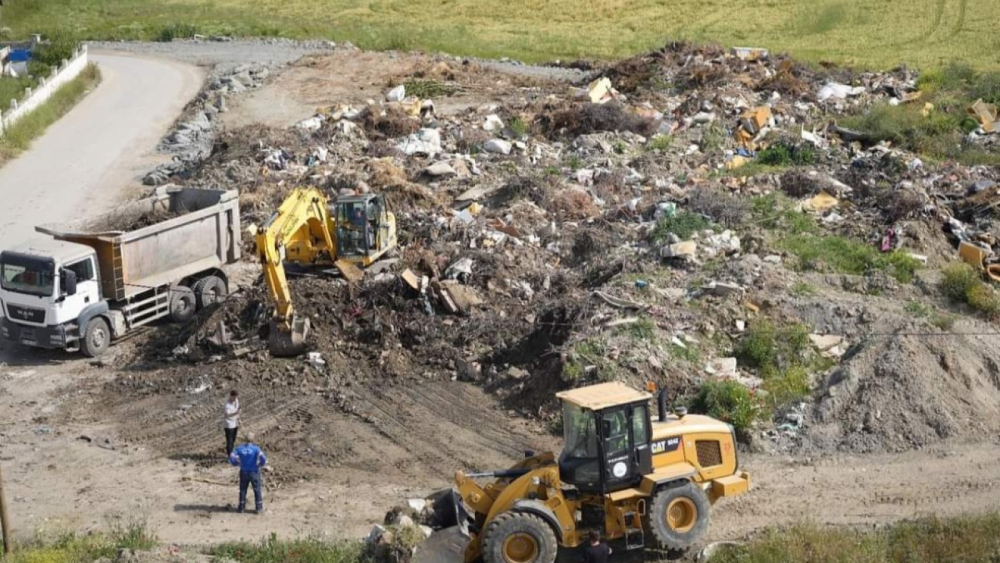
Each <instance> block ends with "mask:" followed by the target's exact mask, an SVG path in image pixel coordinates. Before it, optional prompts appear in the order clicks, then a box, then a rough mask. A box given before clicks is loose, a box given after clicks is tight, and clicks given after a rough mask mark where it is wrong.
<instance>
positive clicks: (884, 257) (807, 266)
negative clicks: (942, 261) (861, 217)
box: [778, 235, 921, 283]
mask: <svg viewBox="0 0 1000 563" xmlns="http://www.w3.org/2000/svg"><path fill="white" fill-rule="evenodd" d="M778 246H779V247H781V248H782V249H783V250H786V251H788V252H789V253H790V254H792V255H794V256H795V257H796V258H797V259H798V263H797V264H796V266H797V268H798V269H800V270H804V271H810V270H811V271H817V272H824V271H829V272H837V273H842V274H854V275H861V274H864V273H866V272H868V271H870V270H877V271H883V272H886V273H887V274H889V275H890V276H892V277H893V278H895V279H896V280H897V281H899V282H900V283H909V282H910V281H911V280H912V279H913V275H914V273H915V272H916V271H917V269H918V268H920V266H921V263H920V262H919V261H918V260H916V259H915V258H913V257H912V256H910V255H909V254H906V253H904V252H898V251H892V252H880V251H879V250H878V249H877V248H875V247H874V246H871V245H869V244H865V243H862V242H858V241H854V240H851V239H848V238H845V237H839V236H806V235H795V236H790V237H787V238H784V239H782V240H780V241H779V242H778Z"/></svg>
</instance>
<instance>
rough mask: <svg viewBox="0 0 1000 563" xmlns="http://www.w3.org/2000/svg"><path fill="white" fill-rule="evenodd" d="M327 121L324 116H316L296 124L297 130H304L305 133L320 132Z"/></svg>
mask: <svg viewBox="0 0 1000 563" xmlns="http://www.w3.org/2000/svg"><path fill="white" fill-rule="evenodd" d="M325 119H326V118H324V117H323V116H322V115H314V116H312V117H309V118H306V119H303V120H302V121H300V122H298V123H296V124H295V128H296V129H302V130H303V131H319V128H320V127H322V126H323V121H324V120H325Z"/></svg>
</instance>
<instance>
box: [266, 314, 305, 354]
mask: <svg viewBox="0 0 1000 563" xmlns="http://www.w3.org/2000/svg"><path fill="white" fill-rule="evenodd" d="M289 324H290V325H291V326H290V327H289V326H285V323H283V322H281V321H279V320H277V319H271V324H270V325H269V326H268V331H267V349H268V350H269V351H270V352H271V355H272V356H298V355H299V354H301V353H302V352H304V351H305V348H306V337H307V336H309V328H310V325H309V317H302V316H299V315H295V316H294V317H293V318H292V322H291V323H289Z"/></svg>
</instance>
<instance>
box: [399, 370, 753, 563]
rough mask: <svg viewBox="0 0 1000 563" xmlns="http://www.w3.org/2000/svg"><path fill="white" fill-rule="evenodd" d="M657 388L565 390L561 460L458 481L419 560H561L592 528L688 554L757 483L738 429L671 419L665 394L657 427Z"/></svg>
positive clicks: (439, 498)
mask: <svg viewBox="0 0 1000 563" xmlns="http://www.w3.org/2000/svg"><path fill="white" fill-rule="evenodd" d="M648 391H649V392H644V391H638V390H635V389H632V388H631V387H629V386H627V385H625V384H623V383H617V382H612V383H602V384H598V385H592V386H588V387H581V388H578V389H573V390H570V391H563V392H560V393H557V394H556V398H557V399H559V401H560V402H561V403H562V407H563V419H562V423H563V450H562V453H561V454H560V455H559V456H556V454H555V453H553V452H547V453H541V454H536V453H534V452H526V455H525V459H524V460H522V461H521V462H519V463H517V464H515V465H514V466H513V467H510V468H507V469H501V470H496V471H488V472H484V473H470V474H466V473H464V472H461V471H458V472H456V474H455V486H454V487H453V488H451V489H445V490H443V491H439V492H438V493H436V494H435V495H433V496H432V499H433V505H432V506H433V515H434V517H433V524H434V528H436V529H437V530H438V531H437V532H436V533H435V534H434V535H432V536H431V537H430V539H428V540H427V541H426V542H425V543H424V544H422V545H420V546H418V548H417V552H416V554H415V558H414V563H472V562H474V561H480V560H482V561H483V562H484V563H553V562H554V561H555V559H556V555H557V552H558V550H559V548H575V547H577V546H579V545H581V544H583V543H584V542H585V541H586V538H587V535H588V533H589V532H591V531H596V532H598V533H599V534H600V535H601V536H602V537H604V538H607V539H611V540H622V541H623V543H624V544H625V549H626V550H632V549H642V548H644V547H646V546H647V545H654V546H657V547H659V548H661V549H665V550H668V552H673V553H675V554H680V553H683V552H684V551H686V550H688V549H689V548H691V547H693V546H694V545H696V544H697V543H698V542H699V541H700V540H701V539H702V538H703V537H704V535H705V532H706V531H707V530H708V524H709V517H710V507H711V505H712V504H714V503H715V502H716V501H717V500H719V499H721V498H724V497H732V496H736V495H740V494H743V493H745V492H747V491H748V490H749V488H750V475H749V474H748V473H746V472H745V471H741V470H740V469H739V460H738V459H737V451H736V432H735V430H734V429H733V427H732V426H730V425H729V424H726V423H725V422H722V421H719V420H715V419H713V418H711V417H708V416H702V415H695V414H687V410H686V409H685V408H683V407H677V408H675V409H674V410H673V412H669V411H668V410H667V393H666V390H665V389H661V390H660V392H659V394H658V395H657V396H656V397H657V403H658V407H659V409H658V410H659V415H658V417H657V419H654V418H653V417H652V413H651V412H650V402H651V400H652V399H653V392H654V391H655V388H654V387H649V388H648ZM483 480H488V481H487V482H486V483H485V484H481V482H482V481H483ZM477 481H479V482H477Z"/></svg>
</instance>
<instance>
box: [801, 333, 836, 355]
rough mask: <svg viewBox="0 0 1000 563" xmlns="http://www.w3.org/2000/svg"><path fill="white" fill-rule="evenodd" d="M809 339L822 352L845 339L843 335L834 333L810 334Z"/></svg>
mask: <svg viewBox="0 0 1000 563" xmlns="http://www.w3.org/2000/svg"><path fill="white" fill-rule="evenodd" d="M809 340H810V342H812V344H813V346H815V347H816V349H817V350H819V351H820V352H826V351H828V350H830V349H831V348H833V347H835V346H837V345H839V344H840V343H842V342H843V341H844V337H843V336H837V335H834V334H826V335H823V334H810V335H809Z"/></svg>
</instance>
